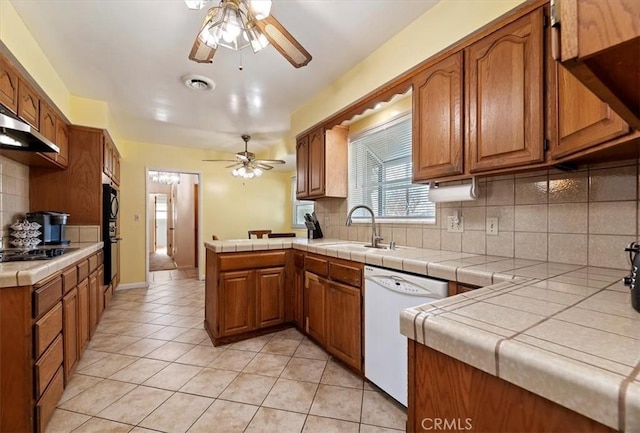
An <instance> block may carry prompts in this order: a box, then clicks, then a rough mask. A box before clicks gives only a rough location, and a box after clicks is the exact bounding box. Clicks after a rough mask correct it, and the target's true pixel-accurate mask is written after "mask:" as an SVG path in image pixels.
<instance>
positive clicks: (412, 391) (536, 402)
mask: <svg viewBox="0 0 640 433" xmlns="http://www.w3.org/2000/svg"><path fill="white" fill-rule="evenodd" d="M436 422H439V424H440V426H442V425H443V424H444V423H445V422H446V423H448V424H444V425H445V426H446V425H449V426H451V427H449V428H446V430H447V431H476V432H522V433H525V432H536V433H537V432H613V431H614V430H613V429H610V428H608V427H606V426H604V425H602V424H600V423H598V422H596V421H594V420H592V419H589V418H587V417H585V416H584V415H581V414H578V413H577V412H574V411H572V410H570V409H567V408H566V407H564V406H561V405H559V404H557V403H554V402H552V401H550V400H547V399H545V398H543V397H540V396H538V395H536V394H534V393H532V392H530V391H527V390H525V389H523V388H520V387H518V386H516V385H514V384H512V383H509V382H507V381H505V380H503V379H500V378H499V377H497V376H494V375H492V374H489V373H485V372H484V371H482V370H479V369H477V368H475V367H472V366H470V365H469V364H465V363H464V362H462V361H458V360H457V359H455V358H452V357H450V356H447V355H445V354H444V353H441V352H438V351H436V350H434V349H431V348H430V347H427V346H424V345H422V344H419V343H417V342H415V341H414V340H411V339H410V340H409V406H408V409H407V432H424V431H429V430H433V431H437V430H438V429H437V428H435V427H436V426H437V424H435V423H436ZM443 430H444V429H443Z"/></svg>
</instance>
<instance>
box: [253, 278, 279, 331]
mask: <svg viewBox="0 0 640 433" xmlns="http://www.w3.org/2000/svg"><path fill="white" fill-rule="evenodd" d="M256 318H257V327H258V328H266V327H268V326H273V325H279V324H280V323H284V322H285V312H284V267H281V268H271V269H258V270H257V271H256Z"/></svg>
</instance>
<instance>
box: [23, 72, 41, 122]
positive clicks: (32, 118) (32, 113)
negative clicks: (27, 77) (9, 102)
mask: <svg viewBox="0 0 640 433" xmlns="http://www.w3.org/2000/svg"><path fill="white" fill-rule="evenodd" d="M18 116H20V118H21V119H22V120H24V121H25V122H27V123H30V124H31V126H33V127H34V128H36V129H38V128H39V125H40V100H39V99H38V96H37V95H36V92H34V91H33V89H32V88H31V87H29V86H28V85H27V83H25V82H24V81H22V80H19V81H18Z"/></svg>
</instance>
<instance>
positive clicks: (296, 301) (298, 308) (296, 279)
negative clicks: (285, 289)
mask: <svg viewBox="0 0 640 433" xmlns="http://www.w3.org/2000/svg"><path fill="white" fill-rule="evenodd" d="M303 296H304V270H303V269H301V268H296V269H295V271H294V274H293V320H294V322H295V323H296V327H297V328H298V329H304V301H303V299H304V297H303Z"/></svg>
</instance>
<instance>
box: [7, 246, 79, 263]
mask: <svg viewBox="0 0 640 433" xmlns="http://www.w3.org/2000/svg"><path fill="white" fill-rule="evenodd" d="M75 250H77V248H56V247H46V248H34V249H24V248H7V249H5V250H3V251H1V252H0V262H2V263H6V262H26V261H32V260H50V259H53V258H54V257H58V256H61V255H63V254H66V253H69V252H71V251H75Z"/></svg>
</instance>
